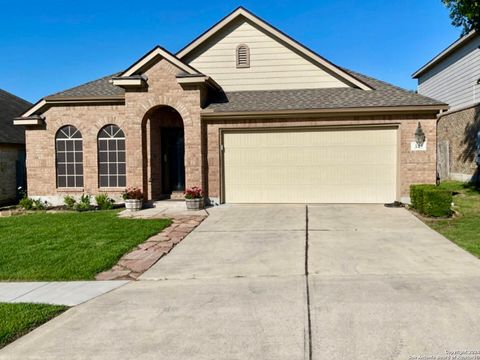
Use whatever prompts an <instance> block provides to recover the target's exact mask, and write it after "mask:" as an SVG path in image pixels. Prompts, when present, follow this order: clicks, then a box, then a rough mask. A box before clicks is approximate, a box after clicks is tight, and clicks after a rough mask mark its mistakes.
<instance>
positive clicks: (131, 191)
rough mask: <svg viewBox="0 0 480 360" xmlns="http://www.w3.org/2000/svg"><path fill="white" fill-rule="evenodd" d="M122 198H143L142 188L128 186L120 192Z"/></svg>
mask: <svg viewBox="0 0 480 360" xmlns="http://www.w3.org/2000/svg"><path fill="white" fill-rule="evenodd" d="M122 197H123V200H143V192H142V189H139V188H137V187H128V188H126V189H125V191H124V192H123V193H122Z"/></svg>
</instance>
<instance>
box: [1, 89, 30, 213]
mask: <svg viewBox="0 0 480 360" xmlns="http://www.w3.org/2000/svg"><path fill="white" fill-rule="evenodd" d="M31 106H32V104H31V103H29V102H28V101H25V100H23V99H20V98H19V97H17V96H15V95H12V94H10V93H8V92H6V91H4V90H1V89H0V206H3V205H7V204H10V203H12V202H14V201H15V200H16V198H17V194H18V191H17V189H18V187H19V186H22V187H24V186H25V180H26V179H25V128H24V127H23V126H14V125H13V118H15V117H16V116H19V115H20V114H22V113H23V112H25V111H26V110H27V109H29V108H30V107H31Z"/></svg>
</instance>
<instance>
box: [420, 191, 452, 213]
mask: <svg viewBox="0 0 480 360" xmlns="http://www.w3.org/2000/svg"><path fill="white" fill-rule="evenodd" d="M452 200H453V196H452V192H451V191H448V190H443V189H438V188H436V189H426V190H425V191H424V192H423V213H424V214H425V215H428V216H433V217H443V216H450V215H451V214H452Z"/></svg>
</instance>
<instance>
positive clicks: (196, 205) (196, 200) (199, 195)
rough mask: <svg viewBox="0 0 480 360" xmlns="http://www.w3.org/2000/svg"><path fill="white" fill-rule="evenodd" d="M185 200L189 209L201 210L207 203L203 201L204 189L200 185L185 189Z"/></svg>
mask: <svg viewBox="0 0 480 360" xmlns="http://www.w3.org/2000/svg"><path fill="white" fill-rule="evenodd" d="M185 202H186V204H187V209H188V210H201V209H203V208H204V206H205V204H204V201H203V191H202V189H201V188H199V187H198V186H193V187H191V188H188V189H187V190H185Z"/></svg>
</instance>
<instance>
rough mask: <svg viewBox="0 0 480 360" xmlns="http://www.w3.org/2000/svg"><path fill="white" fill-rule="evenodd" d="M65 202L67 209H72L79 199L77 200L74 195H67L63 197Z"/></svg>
mask: <svg viewBox="0 0 480 360" xmlns="http://www.w3.org/2000/svg"><path fill="white" fill-rule="evenodd" d="M63 202H64V204H65V207H66V208H67V209H70V210H72V209H74V208H75V204H76V203H77V200H75V198H74V197H73V196H70V195H67V196H65V197H64V198H63Z"/></svg>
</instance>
